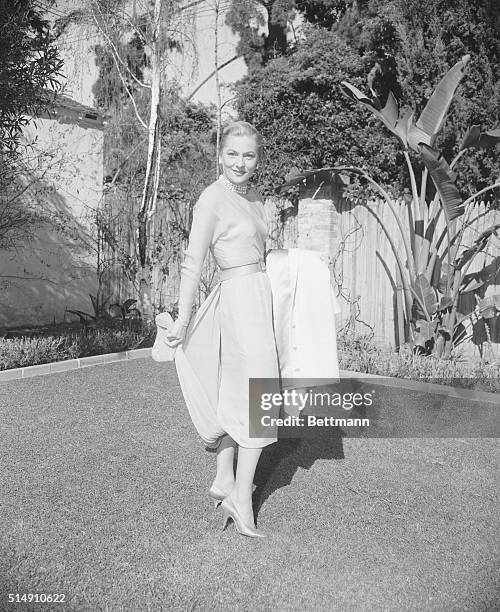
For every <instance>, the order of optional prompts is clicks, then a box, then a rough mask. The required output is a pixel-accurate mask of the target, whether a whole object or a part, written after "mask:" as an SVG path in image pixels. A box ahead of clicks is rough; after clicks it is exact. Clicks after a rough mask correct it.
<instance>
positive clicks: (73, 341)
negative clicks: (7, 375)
mask: <svg viewBox="0 0 500 612" xmlns="http://www.w3.org/2000/svg"><path fill="white" fill-rule="evenodd" d="M150 336H151V329H150V327H148V326H143V327H141V328H140V329H133V330H132V329H118V330H117V329H96V330H85V331H79V332H74V331H73V332H69V333H65V334H55V335H44V336H32V337H28V336H22V337H20V338H19V337H15V338H6V337H3V338H2V337H0V370H9V369H11V368H23V367H28V366H32V365H40V364H43V363H52V362H54V361H66V360H67V359H77V358H80V357H89V356H91V355H102V354H105V353H115V352H120V351H124V350H129V349H134V348H137V347H138V346H139V345H141V344H142V343H143V342H144V340H145V339H146V338H148V339H149V338H150Z"/></svg>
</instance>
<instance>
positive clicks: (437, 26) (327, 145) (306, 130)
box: [230, 0, 500, 192]
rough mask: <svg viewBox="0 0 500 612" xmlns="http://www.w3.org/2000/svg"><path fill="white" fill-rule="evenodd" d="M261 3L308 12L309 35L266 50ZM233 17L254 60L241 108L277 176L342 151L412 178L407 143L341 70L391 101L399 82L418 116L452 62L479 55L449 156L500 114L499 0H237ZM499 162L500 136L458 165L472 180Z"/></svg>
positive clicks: (284, 13) (396, 178)
mask: <svg viewBox="0 0 500 612" xmlns="http://www.w3.org/2000/svg"><path fill="white" fill-rule="evenodd" d="M256 4H259V5H260V6H261V8H265V9H266V10H267V12H268V16H269V20H270V21H271V22H274V23H276V24H281V27H282V29H283V31H286V20H287V19H288V20H292V18H293V15H294V14H296V13H297V12H298V13H300V14H301V16H302V19H303V21H304V22H305V26H302V30H303V32H302V34H303V35H305V39H303V40H300V37H299V41H298V42H294V41H290V37H289V38H288V44H287V46H286V48H285V49H280V52H279V53H274V54H270V53H266V48H269V46H270V45H269V43H268V42H267V39H266V36H265V29H263V28H262V27H261V29H260V30H257V27H256V26H257V25H258V24H259V21H258V19H257V18H256V13H255V10H256V9H255V6H256ZM240 6H241V7H242V8H241V10H239V7H240ZM252 7H253V9H252ZM252 10H253V11H254V12H253V13H252ZM258 14H260V20H261V21H260V23H261V25H262V23H263V22H265V20H264V19H263V17H262V11H261V12H260V13H258ZM251 18H253V21H251ZM231 20H232V21H231ZM230 23H232V24H233V27H235V28H236V30H238V31H240V32H242V41H241V50H242V52H243V53H244V54H245V58H246V60H247V65H248V76H247V77H246V78H245V79H244V80H243V81H242V82H241V83H240V85H239V86H238V88H237V89H238V93H239V96H240V98H239V99H240V102H239V110H240V113H241V115H242V116H244V117H245V118H246V119H247V120H248V121H254V122H255V123H256V124H258V126H260V127H261V129H262V130H263V131H264V133H265V134H266V136H267V141H268V145H269V153H270V156H269V157H270V159H272V160H277V159H279V160H280V162H279V164H274V161H273V162H272V163H271V168H269V170H268V171H266V173H267V176H266V180H267V182H268V184H269V185H270V184H271V182H273V181H274V183H279V182H280V180H281V179H282V178H283V177H284V176H285V175H286V174H287V172H288V169H289V168H290V166H292V165H298V166H300V169H302V170H303V169H307V168H312V167H317V166H319V165H328V164H329V163H332V162H334V163H339V162H340V161H342V162H344V161H345V162H349V163H352V164H363V165H365V166H367V167H370V168H372V169H373V172H374V173H375V175H376V176H377V178H378V179H379V180H381V181H382V182H384V183H385V184H386V186H388V187H391V188H393V189H394V190H395V191H396V192H400V191H401V189H403V188H404V187H407V186H408V184H407V178H406V177H405V174H404V172H402V169H401V167H400V164H399V163H395V162H396V161H397V160H399V155H400V151H399V149H398V143H397V142H396V141H395V140H392V139H390V138H389V137H388V132H386V131H385V130H384V129H383V128H382V127H381V126H380V125H379V124H378V122H377V121H376V120H375V119H374V118H373V117H372V116H371V115H369V113H368V112H363V111H360V109H359V108H357V107H355V106H354V105H353V104H350V103H346V101H345V100H344V99H343V98H342V96H341V95H340V92H339V89H338V85H339V83H340V80H343V79H344V80H347V81H349V82H351V83H353V84H355V85H357V86H358V87H359V88H360V89H362V90H363V91H366V92H368V91H369V89H370V88H371V89H373V90H374V91H375V92H376V93H377V95H378V96H379V98H380V99H381V100H382V103H384V102H385V99H386V98H387V95H388V92H389V90H390V91H392V92H393V93H394V95H395V96H396V98H397V99H398V101H399V103H400V105H401V106H407V107H411V108H412V109H414V110H415V112H416V113H417V116H418V114H419V113H420V111H421V110H422V108H423V106H424V105H425V103H426V101H427V100H428V99H429V97H430V95H431V94H432V92H433V90H434V89H435V87H436V85H437V83H438V82H439V80H440V79H441V78H442V77H443V76H444V74H445V73H446V72H447V70H448V69H449V68H450V67H451V66H453V65H454V64H455V63H456V62H457V61H458V60H459V59H460V58H461V57H462V56H463V55H465V54H470V55H471V62H470V63H469V66H468V68H467V72H466V75H465V77H464V79H463V81H462V83H461V85H460V87H459V89H458V91H457V95H456V98H455V101H454V103H453V104H452V107H451V109H450V113H449V115H448V119H447V121H446V123H445V125H444V129H443V131H442V133H441V135H440V137H439V140H438V146H439V147H440V148H442V150H443V152H444V154H445V156H446V157H447V158H448V159H450V158H451V157H453V156H454V154H455V153H456V152H457V148H458V146H459V143H460V141H461V138H462V137H463V135H464V133H465V132H466V131H467V129H468V128H469V127H470V126H471V125H472V124H479V125H480V126H481V127H482V128H483V129H484V130H487V129H491V128H495V127H497V126H498V125H499V123H500V3H499V2H498V0H478V1H477V2H474V3H471V2H469V1H468V0H345V1H342V0H281V1H280V0H274V2H272V1H268V2H260V3H256V2H252V1H250V0H248V1H247V0H245V1H244V2H239V1H235V2H234V3H233V8H232V13H231V14H230ZM234 24H237V27H236V26H235V25H234ZM310 24H314V28H313V29H312V30H311V27H312V26H311V25H310ZM259 32H261V33H260V34H259ZM271 32H272V31H271V29H270V30H269V37H268V38H270V37H271ZM266 45H267V47H266ZM274 49H275V50H276V49H279V46H278V45H275V46H274ZM319 75H323V76H322V77H321V78H320V76H319ZM321 79H322V80H321ZM320 82H321V83H322V85H321V86H319V83H320ZM379 145H380V146H379ZM275 147H276V148H275ZM499 160H500V156H499V147H498V146H497V147H494V148H492V149H489V150H488V151H477V152H472V153H470V154H468V155H467V156H466V157H464V158H462V160H461V161H460V164H461V170H462V171H461V173H460V174H461V176H462V177H464V176H465V177H467V182H468V187H469V188H470V189H471V190H472V189H477V188H481V187H484V186H485V185H486V184H488V183H490V182H491V181H492V180H494V179H495V178H496V177H497V176H498V175H499V174H500V161H499ZM464 186H465V185H464V184H462V185H461V187H464Z"/></svg>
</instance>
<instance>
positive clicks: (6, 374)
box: [0, 348, 151, 382]
mask: <svg viewBox="0 0 500 612" xmlns="http://www.w3.org/2000/svg"><path fill="white" fill-rule="evenodd" d="M143 357H151V349H150V348H142V349H134V350H131V351H123V352H121V353H105V354H104V355H93V356H92V357H81V358H80V359H67V360H66V361H54V362H53V363H44V364H42V365H35V366H27V367H26V368H14V369H12V370H3V371H1V372H0V382H3V381H7V380H19V379H20V378H31V377H33V376H40V375H42V374H53V373H55V372H68V371H70V370H78V369H80V368H87V367H90V366H96V365H103V364H105V363H114V362H116V361H126V360H128V359H142V358H143Z"/></svg>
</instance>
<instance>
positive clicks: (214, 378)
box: [175, 179, 279, 448]
mask: <svg viewBox="0 0 500 612" xmlns="http://www.w3.org/2000/svg"><path fill="white" fill-rule="evenodd" d="M266 236H267V221H266V215H265V211H264V207H263V204H262V201H261V198H260V197H259V195H258V194H257V193H256V192H255V191H252V190H250V191H249V192H248V194H247V196H246V197H245V196H242V195H239V194H238V193H236V192H234V191H232V190H230V189H228V188H227V187H226V186H225V185H224V182H223V181H222V180H220V179H219V180H217V181H215V182H214V183H212V185H210V186H209V187H207V189H205V190H204V191H203V193H202V194H201V196H200V198H199V200H198V202H197V204H196V206H195V208H194V212H193V223H192V227H191V233H190V237H189V245H188V248H187V250H186V252H185V257H184V262H183V265H182V274H181V285H180V290H179V319H180V320H181V321H182V322H184V323H187V322H188V321H189V319H190V315H191V309H192V305H193V302H194V298H195V295H196V292H197V288H198V284H199V281H200V276H201V271H202V267H203V262H204V260H205V257H206V255H207V252H208V250H209V249H210V250H211V252H212V254H213V256H214V258H215V261H216V263H217V264H218V266H219V267H220V268H221V270H222V271H223V274H224V271H225V270H231V274H229V275H230V276H231V278H228V279H227V280H222V281H221V282H220V283H218V284H217V286H216V287H215V288H214V289H213V290H212V292H211V294H210V295H209V297H208V298H207V299H206V300H205V302H204V303H203V304H202V306H201V307H200V309H199V311H198V312H197V314H196V317H195V318H194V319H193V320H192V321H191V324H190V325H189V328H188V330H187V334H186V338H185V340H184V342H183V344H182V346H181V347H179V348H178V349H177V351H176V353H175V363H176V367H177V372H178V376H179V382H180V384H181V388H182V391H183V394H184V398H185V401H186V405H187V407H188V410H189V413H190V416H191V419H192V421H193V423H194V425H195V427H196V429H197V431H198V433H199V434H200V436H201V438H202V439H203V441H204V442H205V444H206V445H207V446H217V444H218V442H219V441H220V439H221V437H222V436H223V435H224V434H226V433H227V434H229V435H230V436H231V437H232V438H233V439H234V440H235V441H236V442H237V443H238V444H239V445H240V446H243V447H247V448H260V447H263V446H266V445H268V444H271V443H273V442H275V441H276V437H275V432H274V434H273V432H272V431H271V432H270V433H269V431H268V432H267V435H268V436H269V437H266V438H256V437H252V436H251V431H250V423H249V420H250V419H249V379H250V378H274V379H278V377H279V369H278V358H277V351H276V344H275V339H274V332H273V318H272V294H271V286H270V282H269V278H268V277H267V275H266V273H265V271H264V265H263V262H264V248H265V239H266ZM249 264H254V266H253V267H252V270H254V271H252V272H250V273H247V272H245V266H248V265H249ZM259 264H260V265H259ZM247 269H248V268H247ZM235 270H236V271H241V272H242V274H240V275H238V274H237V273H236V274H235V275H232V272H234V271H235ZM255 270H256V271H255ZM278 388H279V387H278V386H277V389H278Z"/></svg>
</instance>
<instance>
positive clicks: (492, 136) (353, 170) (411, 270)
mask: <svg viewBox="0 0 500 612" xmlns="http://www.w3.org/2000/svg"><path fill="white" fill-rule="evenodd" d="M469 60H470V56H468V55H466V56H464V57H463V58H462V59H461V60H460V61H459V62H457V63H456V64H455V65H454V66H453V67H452V68H451V69H450V70H449V71H448V72H447V73H446V74H445V76H444V77H443V78H442V79H441V80H440V82H439V84H438V86H437V88H436V90H435V91H434V92H433V94H432V95H431V96H430V98H429V100H428V101H427V103H426V105H425V107H424V109H423V111H422V113H421V114H420V116H419V118H418V119H415V118H414V115H415V114H414V112H412V111H408V110H400V109H399V107H398V104H397V101H396V98H395V96H394V94H393V93H392V92H391V91H389V92H388V96H387V100H386V103H385V104H384V105H383V106H382V105H381V103H380V100H379V98H378V97H377V96H376V95H375V94H373V93H372V94H371V95H366V94H364V93H363V92H362V91H360V90H359V89H358V88H357V87H355V86H353V85H352V84H351V83H348V82H346V81H344V82H343V83H342V87H343V90H344V92H345V94H346V96H347V97H349V98H350V99H352V100H353V101H356V102H359V103H360V104H361V105H363V106H364V107H366V108H368V109H369V110H370V111H371V112H372V113H373V114H374V115H375V116H376V117H377V118H378V119H379V120H381V121H382V123H383V124H384V125H385V127H386V128H387V129H388V130H389V131H390V132H391V133H392V135H393V136H395V137H396V138H397V139H398V141H399V144H400V146H401V147H402V149H403V152H404V158H405V161H406V165H407V169H408V173H409V178H410V183H411V190H412V196H411V197H410V199H409V201H408V202H407V206H408V214H407V221H408V225H407V226H406V225H405V220H404V219H402V218H401V216H400V214H399V212H398V210H397V208H396V206H395V203H394V201H393V198H391V196H390V195H389V194H388V193H387V191H386V190H385V189H384V188H383V187H382V186H381V185H380V184H378V183H377V181H374V180H373V178H372V177H371V176H370V175H369V174H368V173H367V172H366V171H365V170H363V169H361V168H357V167H354V166H336V167H334V168H328V169H327V168H321V169H318V170H311V171H308V172H306V173H304V174H302V175H300V176H298V177H295V178H294V179H292V180H291V181H289V182H288V184H287V186H293V185H294V184H296V183H297V182H298V181H302V180H310V179H311V178H312V177H314V176H316V175H317V174H318V173H322V174H325V173H331V174H332V175H338V174H340V173H348V174H354V175H357V176H358V177H361V178H362V179H363V180H364V181H366V182H367V184H368V187H369V188H371V189H372V190H374V191H375V192H376V193H377V194H378V195H379V196H381V197H382V198H383V199H384V200H385V202H386V204H387V206H388V207H389V208H390V210H391V212H392V214H393V216H394V218H395V220H396V223H397V227H398V229H399V232H400V234H401V238H402V239H403V244H404V255H403V256H401V255H400V254H399V253H398V250H397V248H396V245H395V242H394V239H393V236H391V235H390V234H389V231H388V230H387V229H386V228H385V226H384V224H383V223H382V222H381V221H380V219H379V218H378V217H377V216H376V215H375V217H376V218H377V219H378V222H379V223H380V224H381V226H382V229H383V230H384V232H385V234H386V236H387V238H388V240H389V243H390V244H391V247H392V250H393V252H394V255H395V257H396V261H397V271H398V273H399V277H400V278H401V280H402V284H403V290H404V295H405V303H406V308H405V309H403V308H401V310H400V312H399V313H398V315H399V316H398V319H399V320H400V321H403V320H404V319H406V323H407V324H409V323H411V326H408V327H407V329H408V333H409V338H408V339H409V340H411V342H412V345H413V346H415V347H417V349H418V350H422V351H424V350H427V351H433V352H434V353H435V355H436V356H438V357H441V356H444V357H445V358H449V357H450V356H451V351H452V349H453V347H454V346H455V342H457V341H459V339H462V338H463V335H464V330H463V322H464V320H465V319H466V318H467V317H468V316H470V315H471V314H476V316H477V317H479V318H483V319H487V318H493V317H495V315H496V312H497V311H499V310H500V295H492V296H489V297H488V298H486V299H485V300H480V299H479V297H478V296H477V295H476V298H477V300H478V312H472V313H471V312H470V310H469V311H468V312H464V311H463V310H462V311H460V309H459V305H460V301H461V298H462V297H464V295H465V294H466V293H469V292H471V291H476V290H481V288H482V289H485V288H486V285H487V282H489V281H491V278H484V277H482V278H481V277H479V278H474V276H468V275H467V272H468V270H469V268H470V265H471V263H472V261H473V259H474V258H475V257H476V256H477V255H478V254H479V253H480V252H482V251H484V249H485V248H486V246H487V245H488V242H489V240H490V239H491V238H492V237H494V236H495V235H496V234H497V232H499V231H500V222H498V217H497V218H496V219H494V221H493V223H491V222H490V225H489V226H488V227H487V228H486V229H485V230H483V231H482V232H481V233H479V232H477V234H476V238H475V239H474V241H473V243H472V244H470V245H464V244H463V237H464V233H465V229H466V228H467V227H469V226H474V224H476V223H477V222H478V221H480V219H481V217H482V216H484V214H479V213H476V211H475V210H474V205H475V204H476V202H477V201H478V198H480V197H481V196H483V195H484V194H485V193H487V192H491V191H493V190H496V191H497V190H498V188H499V187H500V180H497V181H493V183H491V182H490V184H489V185H488V186H487V187H484V188H483V189H480V190H479V191H478V192H477V193H474V194H473V195H471V196H469V197H463V196H462V195H461V194H460V191H459V189H458V188H457V185H456V176H457V174H456V171H455V169H454V168H455V166H456V165H457V163H458V161H459V160H460V159H461V158H462V157H463V156H464V154H466V153H467V152H469V151H470V150H473V149H484V148H485V149H491V148H493V147H495V146H496V144H497V143H498V142H500V129H494V130H489V131H487V132H481V129H480V127H479V126H477V125H476V126H472V127H470V128H469V129H468V130H467V131H466V133H465V135H464V136H463V138H462V141H461V145H460V150H459V152H458V154H457V155H456V156H455V157H454V159H453V160H452V161H450V163H448V161H447V160H446V159H445V157H444V156H443V155H442V153H441V152H440V151H439V150H438V149H437V148H436V142H437V136H438V134H439V132H440V131H441V129H442V126H443V123H444V120H445V118H446V115H447V113H448V110H449V107H450V105H451V102H452V100H453V98H454V95H455V91H456V89H457V87H458V85H459V83H460V81H461V80H462V78H463V75H464V72H465V69H466V66H467V64H468V62H469ZM410 150H413V151H414V152H415V153H416V154H417V155H418V156H419V157H420V158H421V161H422V164H423V165H424V170H423V172H422V176H421V181H420V186H421V187H420V191H419V189H418V186H417V173H416V172H415V169H414V167H413V165H412V163H411V160H410V155H409V151H410ZM428 176H430V178H431V179H432V182H433V184H434V188H435V193H434V194H433V197H432V199H431V201H428V200H427V198H426V195H427V188H426V184H427V178H428ZM366 206H367V207H368V208H369V210H371V207H370V205H369V204H366ZM440 217H441V218H442V219H444V227H442V226H443V224H442V223H441V224H440V223H439V221H440ZM490 276H491V275H490Z"/></svg>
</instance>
